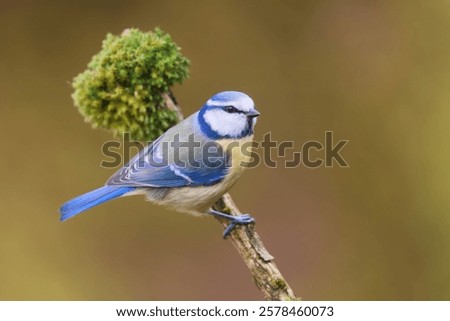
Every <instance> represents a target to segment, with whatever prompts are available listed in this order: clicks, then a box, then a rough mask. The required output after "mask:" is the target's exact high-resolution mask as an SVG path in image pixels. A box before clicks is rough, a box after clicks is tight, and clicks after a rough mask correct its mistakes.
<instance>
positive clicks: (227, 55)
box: [0, 0, 450, 300]
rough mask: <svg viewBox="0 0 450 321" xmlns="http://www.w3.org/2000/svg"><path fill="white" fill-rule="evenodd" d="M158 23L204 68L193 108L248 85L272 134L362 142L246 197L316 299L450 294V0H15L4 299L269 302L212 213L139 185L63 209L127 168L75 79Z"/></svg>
mask: <svg viewBox="0 0 450 321" xmlns="http://www.w3.org/2000/svg"><path fill="white" fill-rule="evenodd" d="M156 26H160V27H161V28H162V29H163V30H164V31H166V32H168V33H170V34H171V35H172V37H173V39H174V40H175V42H177V44H178V45H179V46H180V47H182V52H183V53H184V55H186V56H187V57H188V58H189V59H190V60H191V62H192V67H191V77H190V79H188V80H187V81H186V82H185V83H184V84H182V85H181V86H177V87H175V88H174V93H175V95H176V97H177V98H178V100H179V102H180V104H181V106H182V108H183V111H184V113H185V114H191V113H193V112H195V111H196V110H197V109H198V108H199V107H200V106H201V105H202V104H203V102H204V101H205V100H206V99H207V98H208V97H209V96H211V95H212V94H213V93H215V92H218V91H222V90H225V89H236V90H241V91H245V92H247V93H249V94H250V95H251V96H252V97H253V98H254V100H255V101H256V104H257V106H258V109H259V110H260V111H261V112H262V116H261V117H260V119H259V123H258V126H257V135H256V138H257V139H261V138H262V135H263V134H264V133H266V132H269V131H271V132H272V136H273V138H275V139H277V140H280V141H281V140H292V141H294V142H295V144H296V148H297V150H300V148H301V146H302V144H303V143H304V142H306V141H308V140H318V141H322V142H323V139H324V133H325V131H328V130H331V131H333V132H334V135H335V139H348V140H350V142H349V143H348V144H347V146H346V147H345V148H344V149H343V150H342V155H343V156H344V158H345V159H346V160H347V162H348V163H349V165H350V167H349V168H340V167H339V166H335V167H333V168H325V167H321V168H319V169H307V168H305V167H303V166H300V167H298V168H295V169H286V168H283V166H278V167H277V168H268V167H266V166H259V167H258V168H256V169H252V170H249V171H248V172H247V173H246V174H245V175H244V176H243V177H242V179H241V180H240V182H239V183H238V184H237V185H236V186H235V188H233V190H232V195H233V197H234V199H235V200H236V202H237V203H238V204H239V207H240V208H241V209H242V210H243V211H246V212H250V213H252V214H253V215H254V216H255V217H256V218H257V231H258V232H259V233H260V235H261V237H262V238H263V240H264V242H265V244H266V246H267V248H268V249H269V250H270V252H271V253H272V254H273V255H274V256H275V257H276V263H277V265H278V266H279V268H280V270H281V271H282V272H283V274H284V275H285V277H286V279H287V280H288V282H289V283H290V285H291V286H292V287H293V288H294V290H295V292H296V294H297V295H298V296H301V297H302V298H303V299H306V300H449V299H450V216H449V192H450V166H449V164H450V149H449V142H448V139H449V134H450V131H449V127H450V122H449V121H450V113H449V103H450V2H449V1H444V0H442V1H388V0H386V1H352V0H344V1H337V0H336V1H111V0H109V1H96V2H93V1H77V2H75V1H70V2H69V1H65V2H62V1H1V2H0V30H1V32H0V126H1V131H2V138H1V158H0V168H1V169H0V171H1V177H2V179H1V183H0V211H1V221H0V299H3V300H256V299H262V295H261V294H260V292H259V291H258V290H257V289H256V287H255V286H254V285H253V283H252V279H251V276H250V274H249V272H248V271H247V268H246V267H245V266H244V264H243V262H242V261H241V259H240V257H239V256H238V255H237V253H236V251H235V249H234V248H233V246H232V244H231V243H230V242H229V241H223V240H222V239H221V234H222V231H221V228H220V226H219V224H217V222H216V221H215V220H213V219H211V218H203V219H202V218H193V217H190V216H187V215H183V214H178V213H174V212H171V211H169V210H165V209H162V208H159V207H157V206H154V205H152V204H150V203H147V202H145V201H144V200H143V199H142V198H140V197H129V198H123V199H119V200H116V201H113V202H110V203H107V204H105V205H102V206H100V207H97V208H95V209H93V210H90V211H89V212H86V213H84V214H83V215H80V216H78V217H76V218H74V219H72V220H70V221H67V222H65V223H60V222H59V221H58V208H59V206H60V205H61V204H62V203H63V202H65V201H66V200H68V199H70V198H72V197H74V196H76V195H78V194H81V193H83V192H86V191H88V190H90V189H93V188H96V187H98V186H100V185H102V184H103V183H104V181H106V179H107V178H108V177H109V176H110V175H111V174H112V173H113V172H114V171H115V170H114V169H105V168H101V167H100V162H101V161H102V160H103V156H102V153H101V146H102V144H103V143H104V142H105V141H107V140H110V139H112V136H111V135H110V134H109V133H108V132H105V131H102V130H93V129H91V128H90V126H89V125H88V124H86V123H84V122H83V119H82V117H81V116H80V115H79V113H78V111H77V110H76V108H75V107H74V106H73V103H72V100H71V97H70V95H71V87H70V85H69V83H70V81H71V80H72V78H73V77H74V76H75V75H77V74H78V73H79V72H81V71H83V70H84V68H85V67H86V64H87V62H88V61H89V60H90V58H91V57H92V55H93V54H95V53H96V52H97V51H98V50H99V49H100V45H101V41H102V40H103V39H104V37H105V35H106V34H107V33H108V32H112V33H115V34H118V33H120V32H121V31H122V30H123V29H125V28H127V27H138V28H140V29H141V30H153V29H154V27H156ZM319 156H320V154H319Z"/></svg>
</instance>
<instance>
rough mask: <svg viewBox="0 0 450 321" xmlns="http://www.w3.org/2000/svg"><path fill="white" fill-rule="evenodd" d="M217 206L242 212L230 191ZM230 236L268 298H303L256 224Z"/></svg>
mask: <svg viewBox="0 0 450 321" xmlns="http://www.w3.org/2000/svg"><path fill="white" fill-rule="evenodd" d="M163 98H164V102H165V104H166V106H167V108H169V109H171V110H175V111H176V112H177V114H178V116H179V119H180V120H181V119H183V118H182V117H183V115H182V113H181V108H180V107H179V106H178V104H177V103H176V101H175V97H174V96H173V94H172V93H168V94H163ZM214 208H215V209H216V210H218V211H221V212H225V213H228V214H231V215H235V216H236V215H240V214H242V213H241V212H240V211H239V209H238V208H237V206H236V204H235V203H234V202H233V199H232V198H231V196H230V194H228V193H227V194H225V195H223V196H222V198H220V199H219V200H218V201H217V203H216V204H215V205H214ZM215 218H216V219H217V220H218V221H219V222H220V223H221V224H222V226H223V227H224V228H225V227H227V226H228V224H229V222H228V220H226V219H223V218H218V217H215ZM229 238H230V239H231V241H232V242H233V245H234V247H235V248H236V249H237V251H238V252H239V255H240V256H241V258H242V260H243V261H244V262H245V264H246V265H247V267H248V269H249V270H250V273H251V274H252V276H253V281H254V282H255V284H256V286H257V287H258V288H259V289H260V290H261V291H262V292H263V294H264V297H265V298H266V299H267V300H283V301H285V300H299V298H297V297H296V296H295V294H294V291H292V289H291V287H290V286H289V284H288V283H287V281H286V280H285V279H284V277H283V275H282V274H281V272H280V270H278V268H277V266H276V265H275V262H274V261H273V260H274V257H273V256H272V255H270V253H269V252H268V251H267V250H266V248H265V247H264V244H263V242H262V241H261V238H260V237H259V235H258V234H257V233H256V232H255V231H254V224H250V225H243V226H239V225H238V226H237V227H236V228H235V229H234V230H233V231H232V232H231V234H230V236H229Z"/></svg>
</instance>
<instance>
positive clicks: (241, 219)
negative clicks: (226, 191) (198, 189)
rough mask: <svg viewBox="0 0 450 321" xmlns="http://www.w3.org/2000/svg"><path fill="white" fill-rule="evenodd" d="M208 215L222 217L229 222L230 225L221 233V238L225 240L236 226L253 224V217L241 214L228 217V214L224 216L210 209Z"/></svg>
mask: <svg viewBox="0 0 450 321" xmlns="http://www.w3.org/2000/svg"><path fill="white" fill-rule="evenodd" d="M208 213H209V214H211V215H214V216H217V217H222V218H226V219H227V220H229V221H230V224H229V225H228V226H227V227H226V228H225V231H223V238H224V239H226V238H227V236H228V235H230V233H231V232H232V231H233V230H234V228H235V227H236V225H238V224H239V225H247V224H251V223H254V222H255V219H254V218H253V217H251V216H250V214H242V215H237V216H234V215H229V214H225V213H222V212H219V211H216V210H213V209H210V210H209V212H208Z"/></svg>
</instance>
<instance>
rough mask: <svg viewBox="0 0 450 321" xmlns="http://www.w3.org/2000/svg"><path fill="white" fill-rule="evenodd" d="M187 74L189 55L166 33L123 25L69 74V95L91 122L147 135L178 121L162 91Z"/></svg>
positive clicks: (137, 135)
mask: <svg viewBox="0 0 450 321" xmlns="http://www.w3.org/2000/svg"><path fill="white" fill-rule="evenodd" d="M188 74H189V60H188V59H187V58H185V57H184V56H182V55H181V53H180V48H179V47H178V46H177V45H176V44H175V43H174V42H173V40H172V39H171V37H170V36H169V35H168V34H166V33H164V32H163V31H161V30H160V29H158V28H157V29H155V31H154V32H141V31H139V30H138V29H127V30H125V31H124V32H123V33H122V35H120V36H114V35H112V34H108V35H107V37H106V39H105V40H104V41H103V44H102V49H101V51H100V52H99V53H97V54H96V55H95V56H94V57H92V60H91V62H90V63H89V64H88V68H87V70H86V71H84V72H82V73H80V74H79V75H78V76H76V77H75V78H74V80H73V83H72V86H73V88H74V93H73V95H72V98H73V100H74V102H75V105H76V106H77V107H78V109H79V110H80V112H81V114H82V115H83V116H84V117H85V119H86V120H87V121H88V122H90V123H91V124H92V126H93V127H100V128H105V129H109V130H112V131H113V132H114V133H115V134H117V133H120V134H121V133H125V132H129V133H130V135H131V137H132V138H133V139H136V140H140V141H151V140H154V139H155V138H157V137H158V136H159V135H161V134H162V133H163V132H165V131H166V130H167V129H168V128H170V127H171V126H173V125H174V124H176V123H177V122H178V121H179V119H178V116H177V114H176V112H175V111H173V110H169V109H167V108H165V106H164V103H163V98H162V94H163V93H168V92H170V87H171V86H172V85H173V84H175V83H181V82H182V81H183V80H184V79H186V78H187V77H188Z"/></svg>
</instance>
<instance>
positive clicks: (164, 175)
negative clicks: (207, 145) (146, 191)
mask: <svg viewBox="0 0 450 321" xmlns="http://www.w3.org/2000/svg"><path fill="white" fill-rule="evenodd" d="M160 141H161V137H160V139H158V140H157V141H155V142H154V143H153V144H151V145H149V146H147V147H146V148H145V149H143V150H142V151H141V152H140V153H139V154H138V155H136V156H135V157H134V158H133V159H132V160H131V161H130V162H129V163H128V164H127V165H125V166H124V167H123V168H122V169H121V170H119V171H118V172H117V173H116V174H114V175H113V176H112V177H111V178H110V179H109V180H108V182H107V183H106V184H107V185H116V186H134V187H184V186H208V185H213V184H217V183H219V182H220V181H221V180H223V178H224V177H225V176H226V174H227V173H228V169H229V163H230V162H229V161H230V160H229V157H228V154H227V153H222V154H220V156H217V155H216V156H215V159H214V166H205V164H203V163H201V164H200V166H192V165H189V164H186V165H177V164H175V163H169V164H165V165H161V164H162V162H161V161H162V159H160V158H158V156H157V155H155V150H157V147H158V144H159V143H160ZM219 149H220V148H219ZM150 159H151V160H152V163H150V161H149V160H150ZM210 165H211V164H210Z"/></svg>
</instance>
